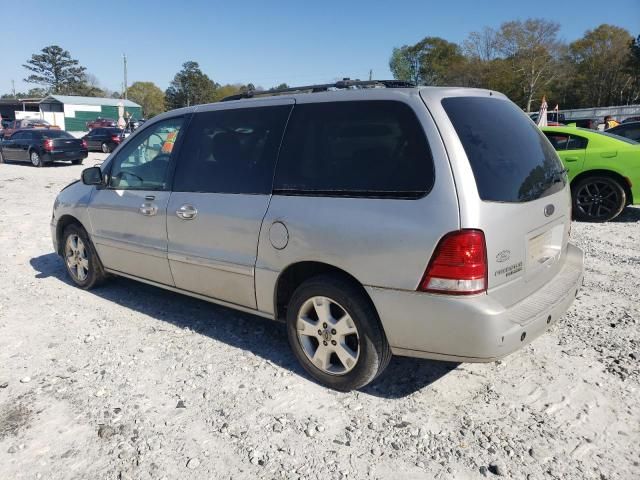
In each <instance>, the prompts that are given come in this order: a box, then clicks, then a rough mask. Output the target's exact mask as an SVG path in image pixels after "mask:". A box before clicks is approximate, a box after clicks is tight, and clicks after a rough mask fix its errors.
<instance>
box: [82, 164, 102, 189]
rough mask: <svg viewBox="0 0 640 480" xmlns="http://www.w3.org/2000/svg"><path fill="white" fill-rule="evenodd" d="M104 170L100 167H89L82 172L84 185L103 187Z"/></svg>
mask: <svg viewBox="0 0 640 480" xmlns="http://www.w3.org/2000/svg"><path fill="white" fill-rule="evenodd" d="M102 182H103V179H102V170H100V168H99V167H89V168H85V169H84V170H83V171H82V183H84V184H85V185H102Z"/></svg>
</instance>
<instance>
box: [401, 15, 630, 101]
mask: <svg viewBox="0 0 640 480" xmlns="http://www.w3.org/2000/svg"><path fill="white" fill-rule="evenodd" d="M559 28H560V27H559V25H558V24H557V23H555V22H551V21H548V20H544V19H535V18H534V19H527V20H524V21H512V22H505V23H503V24H502V25H500V27H499V28H498V29H493V28H490V27H485V28H484V29H482V30H481V31H479V32H471V33H470V34H469V36H468V37H467V39H466V40H465V41H464V42H463V43H462V46H461V47H459V46H457V45H456V44H453V43H451V42H448V41H446V40H443V39H441V38H437V37H426V38H424V39H423V40H421V41H420V42H418V43H416V44H415V45H403V46H402V47H399V48H394V49H393V52H392V54H391V58H390V60H389V67H390V69H391V72H392V73H393V76H394V77H395V78H397V79H400V80H408V81H413V82H415V83H417V84H425V85H455V86H464V87H480V88H487V89H491V90H497V91H500V92H502V93H505V94H506V95H508V96H509V98H511V99H512V100H513V101H514V102H516V103H517V104H519V105H520V106H521V107H522V108H524V109H526V110H531V109H533V108H537V107H538V105H539V101H540V99H541V98H542V96H543V95H546V96H547V99H548V101H549V105H550V108H553V106H555V104H556V103H558V104H560V106H561V108H578V107H587V106H608V105H614V104H616V105H622V104H628V103H637V102H638V101H639V100H640V36H639V37H638V38H636V39H633V38H632V37H631V35H630V34H629V32H627V31H626V30H624V29H622V28H619V27H614V26H611V25H600V26H599V27H597V28H596V29H594V30H590V31H587V32H586V33H585V35H584V36H583V37H582V38H580V39H578V40H576V41H575V42H573V43H571V44H570V45H566V44H564V43H562V42H561V41H559V40H558V30H559Z"/></svg>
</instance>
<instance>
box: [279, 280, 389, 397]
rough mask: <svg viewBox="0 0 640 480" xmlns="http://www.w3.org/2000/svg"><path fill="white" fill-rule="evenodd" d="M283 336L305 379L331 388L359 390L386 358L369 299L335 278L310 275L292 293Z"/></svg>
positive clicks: (378, 321) (386, 363)
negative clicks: (304, 373)
mask: <svg viewBox="0 0 640 480" xmlns="http://www.w3.org/2000/svg"><path fill="white" fill-rule="evenodd" d="M287 333H288V337H289V343H290V345H291V348H292V349H293V353H294V354H295V356H296V357H297V359H298V361H299V362H300V363H301V364H302V366H303V367H304V369H305V370H306V371H307V372H308V373H309V375H311V376H312V377H313V378H314V379H315V380H317V381H318V382H320V383H322V384H323V385H326V386H328V387H330V388H334V389H336V390H341V391H348V390H352V389H356V388H360V387H363V386H364V385H366V384H368V383H369V382H371V381H372V380H373V379H374V378H376V377H377V376H378V375H379V374H380V373H381V372H382V371H383V370H384V369H385V368H386V367H387V365H388V364H389V360H390V359H391V348H390V347H389V344H388V343H387V339H386V337H385V335H384V331H383V330H382V326H381V324H380V319H379V318H378V314H377V313H376V311H375V309H374V307H373V305H372V304H371V301H370V300H369V299H368V298H367V297H366V296H365V295H364V294H363V293H362V292H361V290H360V289H359V288H358V287H357V286H356V285H354V284H353V283H352V282H350V281H347V280H345V279H343V278H341V277H339V276H334V275H322V276H318V277H314V278H311V279H310V280H307V281H306V282H304V283H303V284H302V285H300V286H299V287H298V288H297V289H296V291H295V292H294V293H293V296H292V297H291V301H290V302H289V306H288V308H287Z"/></svg>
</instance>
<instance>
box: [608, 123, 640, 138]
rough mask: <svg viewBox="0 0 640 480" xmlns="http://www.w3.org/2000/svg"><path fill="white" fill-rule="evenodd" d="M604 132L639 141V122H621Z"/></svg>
mask: <svg viewBox="0 0 640 480" xmlns="http://www.w3.org/2000/svg"><path fill="white" fill-rule="evenodd" d="M605 132H607V133H611V134H613V135H618V136H620V137H625V138H629V139H631V140H634V141H636V142H640V122H623V123H621V124H620V125H618V126H617V127H613V128H610V129H609V130H605Z"/></svg>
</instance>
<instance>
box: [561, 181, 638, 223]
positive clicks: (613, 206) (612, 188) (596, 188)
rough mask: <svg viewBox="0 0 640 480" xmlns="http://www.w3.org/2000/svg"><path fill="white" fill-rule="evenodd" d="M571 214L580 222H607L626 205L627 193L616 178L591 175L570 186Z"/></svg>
mask: <svg viewBox="0 0 640 480" xmlns="http://www.w3.org/2000/svg"><path fill="white" fill-rule="evenodd" d="M571 200H572V203H573V216H574V218H575V219H576V220H580V221H582V222H608V221H609V220H613V219H614V218H616V217H617V216H618V215H620V213H621V212H622V210H624V207H625V206H626V205H627V195H626V192H625V189H624V187H623V186H622V185H621V184H620V182H619V181H618V180H616V179H615V178H612V177H607V176H600V175H598V176H591V177H585V178H582V179H580V180H578V181H577V182H576V183H575V184H574V185H572V186H571Z"/></svg>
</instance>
